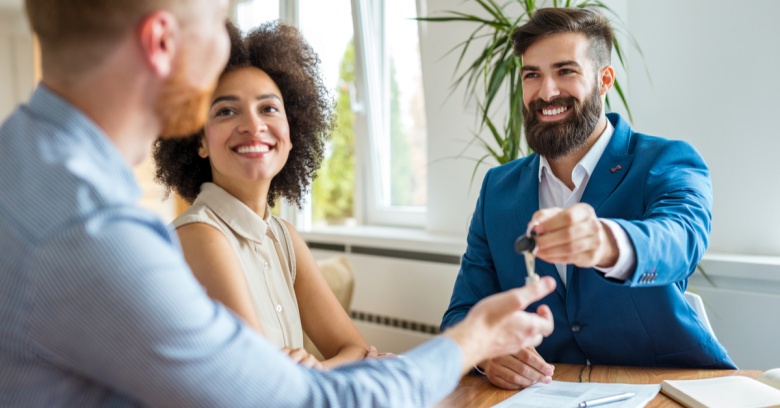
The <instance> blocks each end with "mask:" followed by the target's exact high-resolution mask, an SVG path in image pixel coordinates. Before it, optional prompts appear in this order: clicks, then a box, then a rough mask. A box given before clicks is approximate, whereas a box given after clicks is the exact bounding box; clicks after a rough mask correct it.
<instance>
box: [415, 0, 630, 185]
mask: <svg viewBox="0 0 780 408" xmlns="http://www.w3.org/2000/svg"><path fill="white" fill-rule="evenodd" d="M473 1H474V2H476V3H477V4H479V6H480V7H481V8H482V9H484V11H485V12H486V13H485V15H486V16H478V15H474V14H466V13H462V12H459V11H444V12H443V14H444V15H443V16H437V17H434V16H430V17H420V18H418V19H419V20H422V21H429V22H467V23H474V24H477V28H476V29H475V30H474V31H473V32H472V33H471V34H470V35H469V36H468V37H467V38H466V39H465V40H464V41H463V42H461V43H459V44H458V45H456V46H455V47H454V48H453V49H452V50H451V51H450V52H454V51H458V50H459V51H460V56H459V58H458V62H457V64H456V66H455V80H454V83H453V89H454V88H457V87H460V86H465V90H466V97H467V98H473V99H474V100H475V101H476V104H477V106H478V107H479V117H478V119H479V122H480V128H479V129H478V131H477V132H475V135H474V138H475V141H476V142H478V143H479V144H481V145H482V146H483V147H484V148H485V150H486V153H485V154H484V155H483V156H482V157H480V158H479V159H477V164H476V165H475V167H474V172H473V173H472V180H473V177H474V175H476V172H477V169H478V168H479V166H480V165H481V164H483V163H485V161H486V160H489V159H493V160H495V161H496V162H497V164H504V163H508V162H510V161H512V160H514V159H516V158H518V157H520V156H522V155H524V153H526V152H524V148H523V147H522V146H523V112H522V109H521V107H522V103H523V97H522V94H523V90H522V83H521V81H520V68H521V66H522V63H521V61H520V58H519V57H517V56H515V55H514V52H513V44H512V35H513V34H514V31H515V29H516V28H517V27H519V26H521V25H523V24H524V23H525V22H526V21H528V19H529V18H530V16H531V15H532V14H533V12H534V11H535V10H536V9H537V3H536V1H535V0H511V1H509V2H508V3H505V4H502V5H499V4H498V3H496V1H494V0H473ZM514 3H517V4H518V5H519V8H518V7H517V6H512V4H514ZM551 6H552V7H595V8H599V9H601V10H602V11H604V12H605V14H608V15H612V16H614V17H617V15H616V14H615V12H614V11H612V9H610V8H609V7H608V6H607V5H605V4H604V3H602V2H601V1H598V0H566V1H558V0H552V4H551ZM517 10H519V15H517ZM512 11H514V14H512V13H511V12H512ZM629 39H630V40H631V42H632V44H633V46H634V47H635V48H636V49H637V51H639V53H640V55H641V50H640V49H639V46H638V45H637V44H636V42H635V41H634V40H633V39H632V38H631V37H630V36H629ZM479 47H481V48H479ZM613 48H614V50H615V54H616V55H617V58H618V61H619V64H620V66H621V67H623V69H624V70H625V68H626V64H625V60H624V54H623V47H622V46H621V44H620V41H619V40H618V39H617V36H616V38H615V40H614V41H613ZM470 49H476V51H477V52H476V54H477V57H476V58H475V59H473V60H472V61H467V60H466V56H467V55H469V54H468V51H469V50H470ZM614 87H615V91H616V92H617V95H618V96H619V98H620V102H621V103H622V104H623V106H624V107H625V109H626V112H627V114H628V116H629V119H631V110H630V109H629V107H628V101H627V100H626V96H625V93H624V91H623V87H622V85H621V82H620V81H619V80H618V79H615V86H614ZM499 96H500V97H501V98H506V99H505V100H508V102H509V110H508V111H505V110H501V109H500V107H502V104H501V103H497V102H499V101H497V98H498V97H499ZM502 100H504V99H502ZM606 104H607V109H609V108H610V100H609V96H607V100H606ZM503 106H505V105H503ZM496 117H502V118H503V117H505V119H504V120H505V122H504V123H503V124H500V123H498V122H499V121H498V120H496ZM484 128H487V129H488V130H489V134H490V136H492V138H491V137H490V136H488V137H483V136H481V133H482V132H481V131H482V130H483V129H484ZM491 139H492V140H491Z"/></svg>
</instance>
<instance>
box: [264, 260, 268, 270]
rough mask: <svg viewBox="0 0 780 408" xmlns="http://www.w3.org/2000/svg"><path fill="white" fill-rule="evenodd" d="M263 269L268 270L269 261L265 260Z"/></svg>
mask: <svg viewBox="0 0 780 408" xmlns="http://www.w3.org/2000/svg"><path fill="white" fill-rule="evenodd" d="M263 269H264V270H266V271H267V270H268V262H263Z"/></svg>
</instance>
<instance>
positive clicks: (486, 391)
mask: <svg viewBox="0 0 780 408" xmlns="http://www.w3.org/2000/svg"><path fill="white" fill-rule="evenodd" d="M759 374H761V371H757V370H696V369H676V368H647V367H617V366H585V365H575V364H555V374H554V375H553V380H557V381H569V382H599V383H625V384H660V383H661V381H663V380H693V379H698V378H710V377H722V376H727V375H744V376H747V377H752V378H756V377H758V375H759ZM515 393H517V391H508V390H502V389H500V388H498V387H495V386H494V385H493V384H491V383H490V382H489V381H488V380H487V378H485V377H484V376H476V375H467V376H465V377H463V378H462V379H461V381H460V384H459V385H458V387H457V388H456V389H455V391H453V393H452V394H450V396H449V397H447V398H446V399H445V400H444V401H442V402H441V403H439V404H438V405H437V407H440V408H445V407H475V408H480V407H491V406H493V405H495V404H498V403H499V402H501V401H503V400H505V399H507V398H509V397H511V396H512V395H514V394H515ZM647 406H648V407H651V408H660V407H680V406H681V405H679V404H677V403H676V402H675V401H673V400H672V399H670V398H669V397H667V396H666V395H663V394H661V393H659V394H658V395H657V396H656V397H655V398H654V399H653V400H652V401H650V403H649V404H647Z"/></svg>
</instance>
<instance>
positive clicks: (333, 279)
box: [303, 255, 355, 361]
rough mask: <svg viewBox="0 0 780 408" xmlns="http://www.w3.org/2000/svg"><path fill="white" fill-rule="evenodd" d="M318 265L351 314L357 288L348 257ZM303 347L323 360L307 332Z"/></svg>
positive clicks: (340, 257)
mask: <svg viewBox="0 0 780 408" xmlns="http://www.w3.org/2000/svg"><path fill="white" fill-rule="evenodd" d="M317 266H319V268H320V272H322V276H323V277H324V278H325V281H326V282H327V283H328V287H330V290H332V291H333V294H334V295H336V299H338V300H339V303H341V307H343V308H344V310H345V311H346V312H347V314H349V307H350V305H351V304H352V292H353V291H354V289H355V273H354V271H353V270H352V266H351V265H350V263H349V261H348V260H347V258H346V257H345V256H343V255H338V256H334V257H331V258H327V259H323V260H320V261H317ZM303 347H304V348H305V349H306V351H308V352H309V353H310V354H312V355H314V356H315V357H317V359H318V360H320V361H322V360H323V356H322V354H321V353H320V351H319V350H317V347H315V346H314V343H313V342H312V341H311V339H310V338H309V336H308V335H306V333H304V334H303Z"/></svg>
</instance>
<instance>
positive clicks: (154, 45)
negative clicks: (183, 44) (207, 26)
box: [138, 11, 179, 77]
mask: <svg viewBox="0 0 780 408" xmlns="http://www.w3.org/2000/svg"><path fill="white" fill-rule="evenodd" d="M178 30H179V24H178V22H177V20H176V17H174V16H173V14H171V13H170V12H167V11H156V12H154V13H151V14H149V15H147V16H146V17H144V19H143V20H142V21H141V25H140V27H139V33H138V35H139V37H140V41H141V50H142V52H143V54H144V58H145V60H146V62H147V63H148V64H149V66H150V67H151V68H152V70H153V71H154V72H155V73H156V74H157V75H159V76H161V77H167V76H168V75H170V73H171V71H172V70H173V61H174V59H175V58H174V56H175V55H176V41H175V39H176V38H177V37H176V34H177V33H178Z"/></svg>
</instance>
